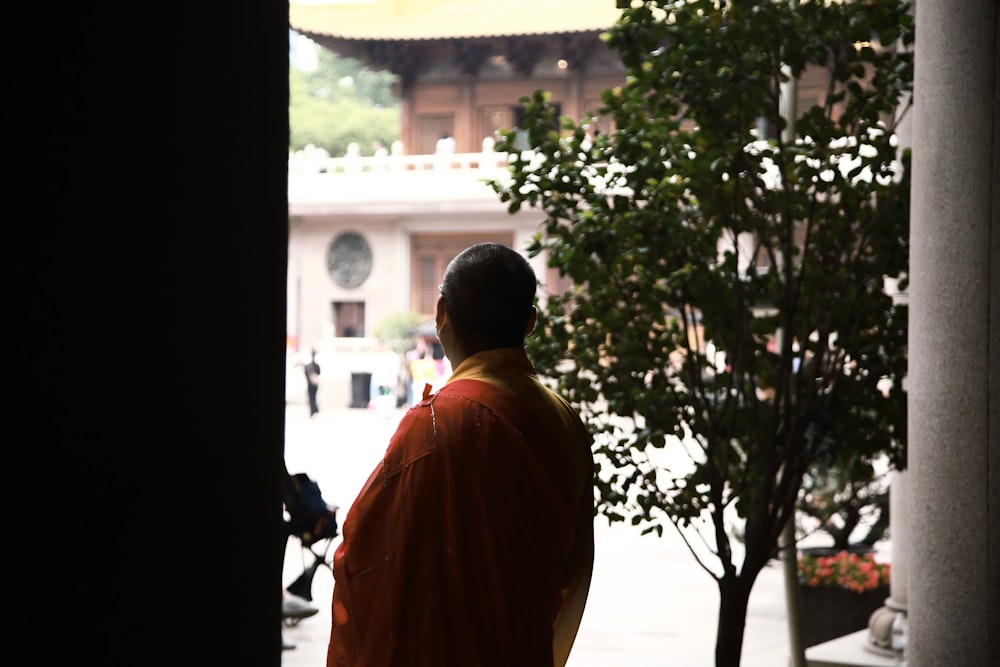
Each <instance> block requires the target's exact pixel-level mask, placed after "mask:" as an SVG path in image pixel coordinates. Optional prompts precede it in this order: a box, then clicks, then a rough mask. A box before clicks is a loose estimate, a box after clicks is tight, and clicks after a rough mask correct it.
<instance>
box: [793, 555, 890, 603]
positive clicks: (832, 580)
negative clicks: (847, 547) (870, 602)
mask: <svg viewBox="0 0 1000 667" xmlns="http://www.w3.org/2000/svg"><path fill="white" fill-rule="evenodd" d="M799 582H800V583H801V584H803V585H805V586H837V587H840V588H846V589H848V590H851V591H855V592H858V593H862V592H864V591H870V590H872V589H874V588H878V587H879V586H886V585H888V583H889V564H888V563H879V562H876V561H875V555H874V554H871V553H866V554H857V553H851V552H849V551H841V552H840V553H838V554H835V555H833V556H813V555H811V554H804V555H802V556H800V557H799Z"/></svg>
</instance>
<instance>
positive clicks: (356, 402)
mask: <svg viewBox="0 0 1000 667" xmlns="http://www.w3.org/2000/svg"><path fill="white" fill-rule="evenodd" d="M371 400H372V374H371V373H351V407H352V408H367V407H368V403H369V402H370V401H371Z"/></svg>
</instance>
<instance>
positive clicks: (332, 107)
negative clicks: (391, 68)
mask: <svg viewBox="0 0 1000 667" xmlns="http://www.w3.org/2000/svg"><path fill="white" fill-rule="evenodd" d="M288 75H289V107H288V115H289V125H290V133H289V149H290V150H293V151H296V150H300V149H302V148H305V147H306V146H307V145H309V144H312V145H314V146H321V147H323V148H325V149H326V150H327V151H328V152H329V153H330V155H333V156H340V155H344V153H346V152H347V146H348V145H349V144H350V143H352V142H354V143H357V144H358V145H359V146H360V147H361V150H362V153H363V154H365V155H371V154H372V152H373V147H374V144H375V142H376V141H380V142H382V143H383V144H384V145H385V146H389V145H390V144H392V142H393V141H395V140H397V139H398V138H399V130H400V120H399V118H400V116H399V114H400V110H399V103H398V102H397V101H396V100H395V98H394V97H393V94H392V85H393V82H394V81H395V77H394V76H393V75H392V74H391V73H389V72H376V71H372V70H369V69H366V68H365V67H364V66H363V65H362V64H361V63H360V62H358V61H357V60H354V59H353V58H346V57H343V56H339V55H337V54H335V53H334V52H332V51H330V50H328V49H324V48H319V49H318V52H317V66H316V68H315V69H314V70H312V71H308V72H306V71H302V70H300V69H298V68H295V67H293V68H291V69H290V70H289V73H288Z"/></svg>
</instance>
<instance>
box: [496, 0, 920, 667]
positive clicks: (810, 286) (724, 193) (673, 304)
mask: <svg viewBox="0 0 1000 667" xmlns="http://www.w3.org/2000/svg"><path fill="white" fill-rule="evenodd" d="M618 4H619V6H620V7H622V9H623V13H622V15H621V18H620V20H619V21H618V22H617V23H616V25H615V26H614V27H613V28H612V29H611V30H610V31H609V33H608V34H607V36H606V37H607V43H608V45H609V46H610V47H611V48H612V49H615V50H617V51H618V53H619V54H620V57H621V59H622V62H623V64H624V65H625V67H626V82H625V84H624V85H623V86H621V87H619V88H615V89H612V90H608V91H605V92H604V93H603V95H602V108H601V109H600V110H598V115H599V116H600V118H601V119H602V124H605V125H606V124H608V123H610V125H609V126H610V127H611V128H612V129H611V130H610V131H608V132H604V133H601V134H598V135H597V136H596V137H590V136H589V133H588V132H587V127H588V126H590V125H591V123H593V122H594V120H595V119H594V118H590V117H588V118H584V119H581V120H580V121H579V122H577V121H575V120H574V119H570V118H561V119H559V118H556V117H555V116H554V114H555V110H554V107H553V106H552V105H550V104H549V96H548V94H547V93H545V92H543V91H538V92H536V93H535V95H534V96H533V97H532V98H525V99H524V100H523V102H524V103H525V104H526V107H527V113H526V121H525V123H524V128H521V129H522V130H524V131H525V132H526V134H527V142H528V143H527V145H528V146H530V147H531V150H528V151H522V152H518V151H516V150H515V146H520V145H523V144H520V143H518V144H515V140H516V139H518V134H517V133H515V132H513V131H511V132H507V133H505V135H504V138H503V140H502V141H501V142H500V143H499V145H498V148H499V150H505V151H508V152H511V153H512V154H513V163H512V167H511V175H510V178H509V179H507V180H497V181H493V182H492V185H493V187H494V189H495V190H496V191H497V193H498V194H499V195H500V198H501V199H502V200H503V201H505V202H507V203H508V206H509V210H510V211H511V212H515V211H517V210H519V209H520V208H521V207H522V206H533V207H537V208H540V209H542V210H543V211H544V213H545V215H546V219H545V221H544V223H543V228H544V233H541V232H540V233H539V234H537V235H536V239H535V242H534V243H533V245H532V247H531V248H530V252H532V253H535V254H537V253H540V252H543V251H545V252H548V253H549V256H550V265H551V266H554V267H558V269H559V270H560V272H562V274H563V275H566V276H569V277H570V278H571V279H572V281H573V283H574V285H575V287H574V288H573V289H572V290H571V291H569V292H567V293H564V294H550V295H548V302H547V304H546V308H545V310H546V314H545V316H544V320H543V321H542V322H541V323H540V325H541V329H542V331H541V335H537V336H533V337H531V339H530V342H529V346H530V353H531V354H532V358H533V359H534V361H535V363H536V364H537V366H538V368H539V371H540V372H541V373H542V374H544V375H546V376H548V377H551V378H554V379H555V381H556V382H557V383H558V385H559V389H560V391H562V392H563V394H564V395H566V396H567V397H568V398H569V400H570V401H571V402H572V403H573V404H574V405H576V406H577V407H578V408H579V409H580V410H581V411H582V413H583V414H584V415H585V416H586V418H587V419H588V421H589V424H590V426H591V428H592V429H593V431H594V432H595V435H596V438H595V440H596V444H595V447H596V450H595V451H596V455H597V461H598V471H597V477H598V491H599V498H598V499H597V511H598V512H599V513H600V514H603V515H604V516H605V517H607V518H608V520H609V521H629V522H631V523H632V524H633V525H636V526H638V527H640V528H641V529H642V531H643V532H644V533H649V532H655V533H656V534H662V531H663V529H664V527H665V526H673V527H674V528H676V529H677V531H678V532H679V533H680V535H681V536H682V537H683V538H684V539H685V541H686V543H687V545H688V546H689V548H690V550H691V552H692V554H693V555H694V556H695V557H696V558H697V559H698V562H699V563H700V565H701V566H702V567H703V568H704V569H705V570H706V572H708V573H709V574H710V575H711V576H712V577H713V578H714V580H715V581H716V583H717V586H718V590H719V615H718V627H717V636H716V646H715V663H716V665H717V666H718V667H734V666H736V665H738V664H739V663H740V658H741V653H742V646H743V635H744V629H745V624H746V611H747V603H748V599H749V596H750V592H751V589H752V587H753V585H754V582H755V580H756V578H757V576H758V574H759V573H760V571H761V569H762V568H763V567H765V565H766V564H767V563H768V562H769V561H770V560H771V559H773V558H775V556H776V555H777V554H778V549H779V544H780V542H779V536H780V535H781V534H782V531H783V530H784V528H785V526H786V525H787V524H788V522H789V521H792V520H793V519H794V516H795V508H796V504H797V502H798V501H799V498H800V495H801V494H802V488H803V478H804V476H805V475H807V474H809V473H810V471H815V470H816V469H817V466H827V467H829V466H837V465H843V466H848V467H849V466H850V465H853V464H854V463H855V462H862V463H864V464H867V465H871V463H872V462H873V461H874V460H875V459H876V458H878V457H880V456H889V457H890V458H891V461H892V463H893V464H894V465H896V466H897V467H902V466H903V465H905V460H904V458H903V456H904V443H905V423H906V415H905V408H906V402H905V396H904V393H903V388H902V378H903V377H904V375H905V370H906V367H905V364H906V356H905V355H906V320H907V313H906V307H905V304H897V303H894V302H893V300H892V299H891V298H890V296H888V295H887V294H886V291H885V290H884V288H883V282H884V279H885V278H886V277H889V278H896V279H900V280H901V281H902V282H901V283H900V284H901V285H902V286H903V287H905V284H906V273H907V268H908V247H907V245H908V237H909V227H908V218H909V212H908V198H909V180H908V175H907V174H908V169H907V165H908V155H907V154H906V153H905V152H902V151H899V150H898V145H897V138H896V135H895V119H896V118H899V117H900V115H901V113H902V109H901V108H900V107H901V104H902V102H903V100H905V99H908V98H907V96H906V93H907V92H908V91H909V90H910V89H911V86H912V54H911V53H910V46H911V45H912V40H913V25H912V17H911V15H910V14H909V13H908V7H907V5H906V4H905V3H903V2H900V1H899V0H865V1H864V2H861V1H857V2H844V3H840V2H824V1H812V2H805V1H804V2H801V3H799V4H797V5H796V3H789V2H775V1H772V0H734V1H732V2H729V3H726V2H721V3H720V2H714V1H710V0H686V1H678V2H667V1H662V0H661V1H659V2H644V3H642V4H639V5H636V3H632V2H625V1H619V3H618ZM633 5H636V6H633ZM806 68H820V69H821V70H822V71H824V72H825V73H826V75H828V87H827V95H826V99H825V101H824V102H823V104H822V105H815V106H812V107H810V108H804V109H800V110H797V111H796V112H795V113H794V115H787V116H786V115H783V113H782V109H783V104H782V102H783V99H784V98H783V95H782V90H783V88H785V87H786V86H787V85H788V84H789V83H790V82H793V81H795V80H796V79H797V78H798V77H800V75H801V74H802V73H803V71H805V70H806ZM767 127H770V128H773V130H771V131H765V132H763V133H762V132H761V129H760V128H767ZM792 130H794V137H798V139H795V138H793V136H792ZM521 140H522V141H523V137H522V139H521Z"/></svg>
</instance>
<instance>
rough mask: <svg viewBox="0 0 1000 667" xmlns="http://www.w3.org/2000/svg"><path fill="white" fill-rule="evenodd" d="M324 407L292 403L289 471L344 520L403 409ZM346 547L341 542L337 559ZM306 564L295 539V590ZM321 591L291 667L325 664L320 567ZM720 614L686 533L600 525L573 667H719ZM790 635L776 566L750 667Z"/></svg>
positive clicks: (750, 624) (776, 662)
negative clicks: (307, 481) (643, 532)
mask: <svg viewBox="0 0 1000 667" xmlns="http://www.w3.org/2000/svg"><path fill="white" fill-rule="evenodd" d="M320 407H321V411H320V413H319V414H318V415H316V416H315V417H313V418H312V419H310V418H309V411H308V408H307V406H306V404H305V403H304V402H302V403H297V402H290V403H288V406H287V409H286V452H285V459H286V463H287V465H288V470H289V472H292V473H296V472H305V473H308V474H309V475H310V476H311V477H312V478H313V479H315V480H316V481H317V482H319V484H320V488H321V489H322V490H323V496H324V497H325V498H326V500H327V501H328V502H331V503H334V504H337V505H339V506H340V508H341V510H340V512H339V513H338V518H339V519H340V520H341V521H342V520H343V517H344V515H345V514H346V513H347V508H348V506H349V505H350V504H351V502H352V501H353V500H354V497H355V496H356V495H357V493H358V492H359V491H360V489H361V487H362V485H363V484H364V482H365V480H366V479H367V477H368V474H369V473H370V472H371V470H372V468H373V467H374V466H375V465H376V464H377V463H378V461H379V460H380V459H381V456H382V454H383V452H384V451H385V448H386V445H387V444H388V441H389V437H390V436H391V434H392V432H393V431H394V430H395V428H396V425H397V423H398V421H399V419H400V417H401V416H402V415H403V411H402V410H384V411H378V410H365V409H351V408H347V407H332V408H331V407H324V406H323V404H322V403H321V406H320ZM338 543H339V538H337V539H334V540H333V544H332V547H331V552H330V553H331V555H332V548H335V547H336V545H337V544H338ZM303 556H304V554H303V551H302V549H301V547H300V545H299V543H298V541H297V540H295V539H294V538H293V539H291V540H289V547H288V551H287V554H286V557H285V584H286V585H287V584H289V583H291V582H292V580H294V578H295V577H296V576H297V575H298V574H299V573H300V572H301V571H302V569H303V566H304V562H305V561H304V559H303ZM305 556H308V554H305ZM310 558H311V557H310ZM306 560H308V559H306ZM312 590H313V600H314V603H315V604H316V606H318V607H319V608H320V612H319V613H318V614H317V615H315V616H312V617H311V618H307V619H304V620H302V621H301V622H300V623H299V624H298V625H296V626H294V627H291V628H287V627H286V628H284V629H283V633H284V636H285V638H286V639H287V640H289V641H291V642H293V643H295V644H296V648H295V649H293V650H287V651H284V653H283V658H282V665H283V667H307V666H308V667H321V666H322V665H325V656H326V641H327V638H328V635H329V626H330V612H329V604H330V596H331V593H332V590H333V578H332V576H331V573H330V571H329V570H328V569H326V568H321V569H320V571H319V572H318V573H317V575H316V578H315V580H314V582H313V589H312ZM717 610H718V594H717V592H716V587H715V582H714V581H713V580H712V579H711V577H710V576H709V575H708V574H707V573H706V572H705V571H704V570H702V569H701V568H700V566H699V565H698V564H697V562H696V561H695V560H694V558H693V556H692V555H691V554H690V553H689V552H688V550H687V547H686V546H685V545H684V543H683V542H682V540H681V539H680V538H679V537H678V536H677V535H675V534H673V533H668V532H664V536H663V537H662V538H657V537H655V536H649V535H647V536H640V535H639V533H638V530H636V529H635V528H632V527H631V526H625V525H622V524H615V525H613V526H609V525H608V524H607V522H606V521H605V520H602V519H600V518H599V519H597V523H596V557H595V564H594V578H593V583H592V586H591V591H590V597H589V600H588V604H587V610H586V612H585V614H584V617H583V622H582V625H581V628H580V632H579V635H578V636H577V640H576V644H575V645H574V648H573V653H572V655H571V656H570V660H569V667H617V666H623V667H653V666H657V667H711V666H712V665H713V664H714V660H713V651H714V646H715V628H716V613H717ZM787 637H788V630H787V626H786V623H785V603H784V584H783V578H782V571H781V567H780V566H778V565H777V564H775V565H773V566H771V567H768V568H766V569H765V570H764V571H763V572H762V573H761V575H760V577H759V578H758V580H757V583H756V585H755V587H754V591H753V593H752V595H751V598H750V609H749V613H748V616H747V628H746V637H745V640H744V647H743V662H742V667H785V666H786V665H787V664H788V651H787V646H788V639H787Z"/></svg>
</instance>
